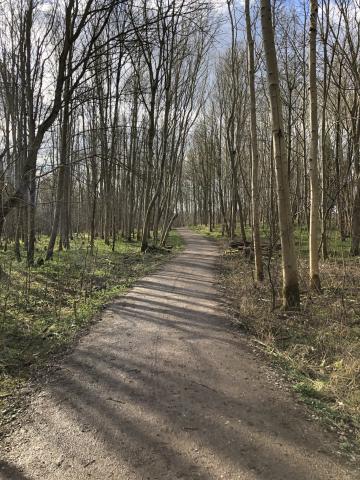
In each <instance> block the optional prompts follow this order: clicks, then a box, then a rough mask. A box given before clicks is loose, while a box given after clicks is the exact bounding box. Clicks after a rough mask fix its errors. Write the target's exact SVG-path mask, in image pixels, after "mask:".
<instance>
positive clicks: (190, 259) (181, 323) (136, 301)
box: [0, 229, 358, 480]
mask: <svg viewBox="0 0 360 480" xmlns="http://www.w3.org/2000/svg"><path fill="white" fill-rule="evenodd" d="M180 233H181V234H182V235H183V236H184V238H185V241H186V244H187V246H186V249H185V251H184V252H183V253H181V254H180V255H179V256H177V257H176V258H174V259H173V260H172V261H170V262H169V263H168V264H167V265H166V266H165V267H163V268H162V270H160V271H159V272H158V273H156V274H154V275H151V276H148V277H146V278H144V279H143V280H142V281H140V282H139V283H138V284H137V286H136V287H135V288H134V289H132V290H131V291H130V292H129V293H128V294H127V295H126V296H124V297H121V298H119V299H118V300H117V301H115V302H114V303H112V304H111V305H109V306H108V307H107V308H106V310H105V311H104V314H103V317H102V320H101V321H100V322H99V323H97V324H96V325H95V326H94V327H93V328H92V329H91V332H90V333H89V334H88V335H86V336H85V337H83V338H82V339H81V341H80V342H79V344H78V346H77V347H76V349H75V350H74V351H73V353H72V354H71V355H69V356H68V357H67V358H66V359H65V361H64V363H63V364H62V366H61V368H60V369H59V371H57V372H56V373H55V376H54V377H53V379H52V380H51V382H49V383H48V384H47V385H46V386H45V387H44V389H43V391H42V392H40V393H39V394H37V395H36V396H35V398H34V399H33V400H32V402H31V405H30V408H29V409H28V411H27V414H26V416H25V419H24V422H23V426H22V428H20V429H19V430H18V431H16V432H14V433H13V434H12V435H11V436H10V438H9V439H8V440H7V442H6V443H5V447H4V448H3V451H2V453H1V455H0V478H1V479H2V480H10V479H11V480H35V479H41V480H57V479H59V480H60V479H61V480H85V479H89V478H90V479H96V480H108V479H115V480H157V479H159V480H175V479H188V480H189V479H191V480H195V479H203V480H218V479H225V480H235V479H242V480H330V479H334V480H348V479H349V480H350V479H355V478H358V477H357V475H356V474H355V473H353V474H351V473H350V472H347V471H345V469H344V467H341V465H340V464H339V463H338V462H337V461H336V460H335V459H334V456H333V459H331V458H330V456H328V455H327V454H326V451H329V449H331V447H332V445H331V440H332V438H331V436H329V435H328V434H327V433H325V432H322V431H321V429H320V427H318V426H315V425H311V423H309V422H308V421H307V420H305V419H304V412H303V411H302V408H301V407H299V406H296V405H294V401H293V399H292V397H291V394H290V393H288V392H287V391H286V390H284V389H281V388H280V387H278V386H277V385H276V384H275V383H274V378H276V376H275V375H274V374H273V373H272V372H271V371H270V369H268V367H267V366H266V365H264V363H263V362H262V361H261V360H259V358H257V357H256V355H255V354H254V353H253V351H252V349H251V348H250V347H249V345H248V343H247V341H246V339H244V338H242V336H241V335H239V334H238V333H235V332H233V331H232V330H231V328H230V325H229V322H228V320H227V319H226V317H225V316H224V314H223V313H222V309H221V306H220V303H221V302H220V300H221V299H220V298H219V294H218V292H217V291H216V288H215V286H214V277H215V275H214V267H215V261H216V256H217V247H216V245H215V244H214V243H213V242H212V241H211V240H208V239H206V238H203V237H201V236H199V235H196V234H194V233H192V232H190V231H188V230H186V229H181V230H180ZM244 281H246V279H244Z"/></svg>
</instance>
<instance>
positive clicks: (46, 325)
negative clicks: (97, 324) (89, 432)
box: [0, 231, 183, 424]
mask: <svg viewBox="0 0 360 480" xmlns="http://www.w3.org/2000/svg"><path fill="white" fill-rule="evenodd" d="M47 240H48V239H47V238H46V237H42V238H39V239H38V242H37V251H36V259H37V260H38V259H39V258H43V257H44V256H45V248H46V245H47ZM182 244H183V243H182V240H181V238H180V236H179V235H178V234H177V233H176V231H174V232H171V234H170V236H169V240H168V245H171V246H172V250H171V251H172V252H174V253H176V252H178V251H179V250H180V249H181V248H182ZM22 253H23V257H24V260H22V261H21V262H17V261H16V259H15V256H14V254H13V249H12V246H11V245H8V249H7V251H6V252H4V251H0V266H1V268H2V271H3V275H2V277H1V280H0V287H1V289H0V424H1V422H2V423H4V422H6V421H7V420H8V414H9V412H10V411H11V408H10V406H11V402H14V401H15V398H16V394H17V392H18V391H19V389H20V388H21V387H22V386H24V385H26V383H27V381H28V380H29V378H30V377H31V375H32V373H33V372H34V369H37V368H39V367H41V366H44V365H45V364H46V363H47V362H49V358H51V356H52V355H53V354H55V353H59V352H61V351H63V350H64V349H65V348H66V347H68V346H69V345H71V343H72V342H73V340H74V338H75V337H76V336H77V335H78V334H79V332H81V330H83V329H84V328H85V327H86V326H87V325H88V324H89V323H90V322H91V321H92V319H93V318H94V315H95V314H96V313H97V312H99V311H100V310H101V308H102V307H103V306H104V304H106V303H107V302H109V301H110V300H111V299H113V298H114V297H115V296H117V295H121V294H123V293H125V292H126V291H127V290H128V289H129V288H131V287H132V286H133V285H134V283H135V281H136V280H137V279H139V278H140V277H142V276H144V275H146V274H148V273H150V272H152V271H154V270H155V269H156V268H157V267H158V266H160V265H161V264H162V263H163V262H164V261H165V260H166V259H168V258H169V255H171V253H169V250H165V249H159V250H153V251H151V252H149V253H145V254H141V253H140V244H139V243H138V242H124V241H121V240H118V241H117V242H116V245H115V249H114V251H112V248H111V247H110V246H108V245H106V244H105V243H104V242H103V241H102V240H96V243H95V249H94V252H93V255H91V254H90V249H89V244H88V239H87V237H81V236H79V237H76V238H74V240H73V241H72V243H71V248H70V250H68V251H62V252H56V253H55V254H54V258H53V260H51V261H48V262H45V263H44V264H43V265H39V266H35V267H32V268H28V267H27V266H26V262H25V252H22Z"/></svg>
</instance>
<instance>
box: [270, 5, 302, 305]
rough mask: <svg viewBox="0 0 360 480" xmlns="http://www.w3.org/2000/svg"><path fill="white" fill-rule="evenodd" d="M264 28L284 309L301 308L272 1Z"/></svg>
mask: <svg viewBox="0 0 360 480" xmlns="http://www.w3.org/2000/svg"><path fill="white" fill-rule="evenodd" d="M261 26H262V35H263V43H264V49H265V59H266V69H267V76H268V83H269V94H270V105H271V118H272V127H273V140H274V157H275V169H276V181H277V192H278V210H279V227H280V240H281V254H282V273H283V307H284V308H285V309H298V308H299V307H300V292H299V281H298V272H297V265H296V252H295V242H294V234H293V228H292V219H291V212H290V192H289V182H288V175H287V157H286V146H285V139H284V127H283V118H282V102H281V96H280V86H279V73H278V65H277V57H276V50H275V41H274V31H273V26H272V20H271V5H270V0H261Z"/></svg>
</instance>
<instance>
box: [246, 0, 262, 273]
mask: <svg viewBox="0 0 360 480" xmlns="http://www.w3.org/2000/svg"><path fill="white" fill-rule="evenodd" d="M249 3H250V2H249V0H245V13H246V33H247V42H248V69H249V73H248V74H249V89H250V116H251V153H252V155H251V159H252V172H251V173H252V174H251V202H252V227H253V242H254V255H255V278H256V280H257V281H262V280H263V279H264V272H263V265H262V255H261V241H260V225H259V186H258V175H259V174H258V170H259V152H258V140H257V127H256V99H255V66H254V40H253V38H252V34H251V19H250V5H249Z"/></svg>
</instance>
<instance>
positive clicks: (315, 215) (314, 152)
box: [309, 0, 321, 291]
mask: <svg viewBox="0 0 360 480" xmlns="http://www.w3.org/2000/svg"><path fill="white" fill-rule="evenodd" d="M317 16H318V3H317V0H311V12H310V31H309V46H310V55H309V77H310V88H309V90H310V130H311V145H310V156H309V173H310V234H309V257H310V258H309V277H310V288H311V289H314V290H317V291H320V290H321V284H320V275H319V232H320V219H319V176H318V165H317V162H318V141H319V132H318V119H317V84H316V31H317Z"/></svg>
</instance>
